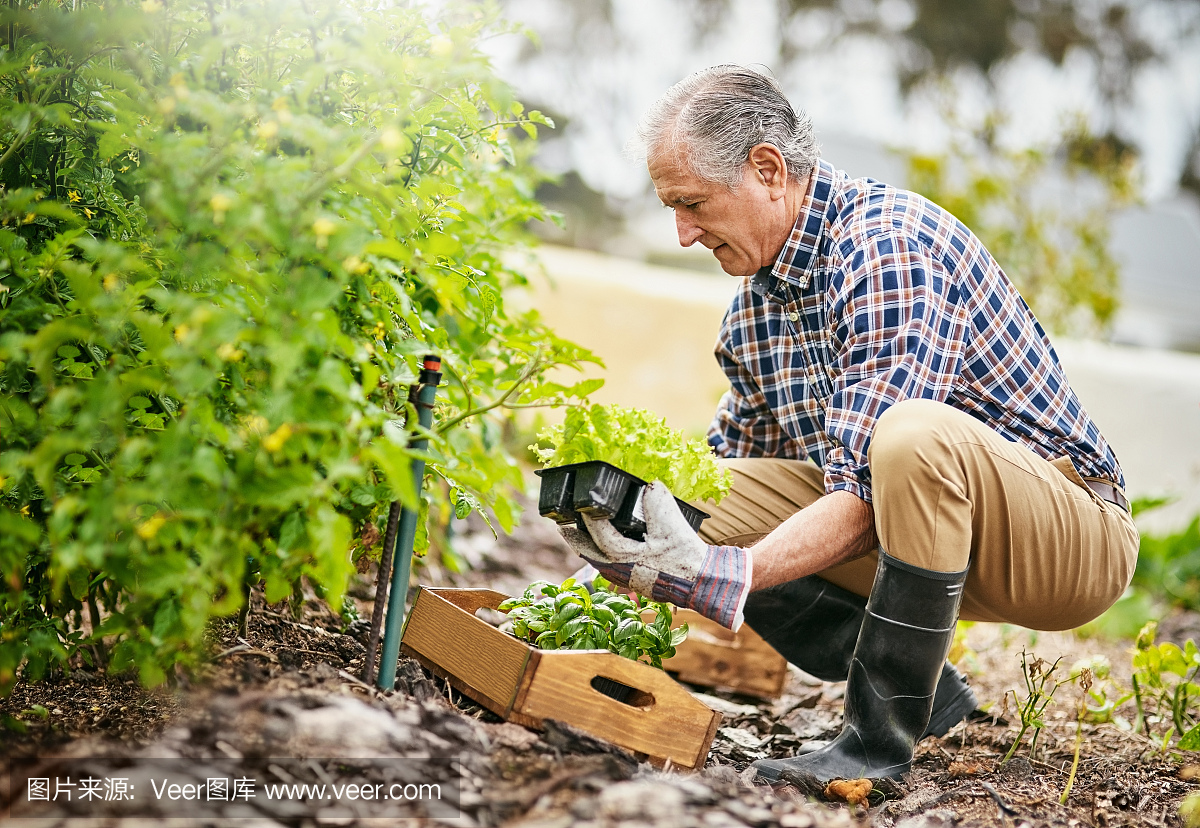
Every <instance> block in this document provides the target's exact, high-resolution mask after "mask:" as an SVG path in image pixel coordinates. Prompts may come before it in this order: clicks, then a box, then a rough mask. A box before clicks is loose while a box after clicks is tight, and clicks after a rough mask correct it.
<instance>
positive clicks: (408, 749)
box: [0, 517, 1200, 828]
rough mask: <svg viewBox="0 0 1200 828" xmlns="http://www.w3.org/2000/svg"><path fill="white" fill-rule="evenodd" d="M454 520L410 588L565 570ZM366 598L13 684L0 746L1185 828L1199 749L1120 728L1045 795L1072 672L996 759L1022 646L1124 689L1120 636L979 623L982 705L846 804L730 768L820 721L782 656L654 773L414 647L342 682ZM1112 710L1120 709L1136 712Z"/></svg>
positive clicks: (710, 800) (535, 540)
mask: <svg viewBox="0 0 1200 828" xmlns="http://www.w3.org/2000/svg"><path fill="white" fill-rule="evenodd" d="M459 525H460V526H463V527H465V528H464V529H463V531H461V532H460V533H459V534H458V535H457V537H456V538H455V541H454V542H455V548H456V551H457V552H458V553H459V555H461V556H462V557H463V558H465V559H466V560H467V561H468V562H469V563H470V565H471V569H470V570H469V571H468V572H465V573H460V574H456V573H452V572H449V571H447V570H445V569H443V568H441V567H439V566H436V565H433V564H427V565H425V566H424V567H423V568H422V569H420V570H419V578H420V580H421V581H422V582H423V583H429V584H437V585H456V586H489V587H491V588H494V589H498V590H500V591H502V592H507V593H510V594H512V593H514V592H518V591H520V590H521V589H523V588H524V586H525V585H526V584H527V583H529V582H530V581H531V580H534V579H537V578H546V579H557V580H561V579H562V578H565V577H566V576H567V575H569V574H570V573H571V572H572V571H573V570H574V569H575V568H576V566H577V564H578V561H577V559H575V558H573V557H572V556H571V555H570V553H569V552H567V551H566V549H565V547H564V546H563V545H562V544H561V543H560V542H559V541H558V536H557V533H556V532H555V530H554V527H553V526H552V525H551V524H550V523H549V522H548V521H543V520H540V519H538V518H536V517H533V518H532V519H530V520H527V521H526V525H525V526H523V527H521V528H519V529H518V530H517V532H516V533H515V534H514V535H513V536H510V537H504V538H501V539H500V540H499V541H498V542H497V541H495V540H493V539H492V537H491V535H490V533H489V532H487V530H486V529H483V527H482V525H476V524H475V523H474V522H470V523H466V524H459ZM372 595H373V585H372V584H371V583H369V581H368V579H367V578H364V579H363V580H362V581H360V582H358V583H356V585H355V586H354V588H353V589H352V600H353V601H354V603H355V607H356V608H357V610H358V613H359V616H360V618H361V619H363V620H360V621H357V622H354V623H351V624H349V625H346V624H345V622H344V621H343V619H342V618H340V617H338V616H335V615H334V614H332V613H331V612H329V611H328V609H326V608H325V607H324V606H323V605H322V604H320V603H319V602H317V601H312V602H309V603H307V604H305V605H304V606H303V607H302V608H301V612H300V615H299V616H298V617H297V616H296V615H295V614H293V612H292V610H291V608H290V607H288V605H287V604H286V603H284V604H280V605H275V606H265V605H263V604H262V602H261V599H260V598H259V597H258V596H255V599H254V608H253V611H252V612H251V614H250V617H249V624H248V634H247V635H246V636H245V638H244V639H243V638H241V637H239V636H238V631H237V628H236V623H234V622H229V623H226V624H223V625H220V626H218V627H216V628H214V630H213V636H212V638H213V641H212V651H213V658H212V660H211V662H210V663H209V664H208V666H206V667H205V668H204V669H202V670H201V671H199V673H197V674H195V675H191V676H184V675H179V676H177V677H176V680H175V681H174V682H173V686H170V687H164V688H159V689H157V690H152V691H147V690H144V689H142V688H141V687H140V686H139V685H138V684H137V682H136V680H134V679H133V678H131V677H128V676H111V675H109V676H102V675H101V676H98V675H94V674H92V673H89V672H87V671H86V670H82V669H77V670H73V671H72V672H71V673H70V675H68V676H62V675H60V676H55V677H51V678H48V679H47V680H44V681H42V682H40V683H37V684H28V683H24V682H22V683H19V684H18V685H17V687H16V688H15V689H14V691H13V693H12V694H11V695H10V696H9V697H8V698H7V699H6V700H4V701H3V702H0V720H5V719H4V717H6V716H7V717H11V718H9V719H7V720H6V721H7V722H8V725H7V727H6V728H5V729H0V760H7V761H8V762H9V763H10V765H11V766H12V767H13V768H15V767H17V766H18V765H20V766H21V767H24V764H22V763H27V761H28V760H27V757H32V756H39V757H43V762H42V764H41V765H40V766H39V767H47V766H49V765H52V764H53V762H54V761H60V762H63V761H67V760H66V759H63V758H61V757H68V758H69V757H95V756H106V757H124V760H123V761H127V762H134V761H135V760H136V759H137V758H138V757H174V759H175V760H177V761H181V762H186V763H188V764H190V765H193V766H194V768H193V770H194V773H195V775H196V776H197V777H198V778H199V777H202V773H201V771H202V770H203V769H204V768H209V767H218V766H219V765H220V763H221V762H222V761H226V762H228V761H231V760H233V759H236V760H237V761H244V762H249V761H251V758H252V757H256V756H266V757H271V756H274V757H280V756H292V757H312V756H343V757H352V756H379V757H404V756H439V755H443V756H444V755H454V756H456V757H458V761H459V765H458V766H457V767H458V770H457V773H458V774H459V778H460V780H461V786H460V791H459V797H460V798H459V802H458V806H459V808H460V809H461V816H457V817H456V818H454V819H451V818H450V817H449V816H447V815H446V814H444V813H442V814H439V813H433V812H429V813H425V812H422V813H421V814H416V815H421V816H424V818H425V820H426V821H427V822H431V823H438V822H442V821H446V820H449V821H448V823H447V824H451V825H514V826H515V825H522V826H537V827H538V828H567V826H572V825H583V826H585V828H601V826H616V825H620V826H622V827H623V828H638V826H645V825H667V826H681V828H682V827H683V826H706V827H709V826H711V827H713V828H721V827H723V826H724V827H727V828H737V827H738V826H755V827H756V828H757V826H768V825H779V826H786V827H787V828H825V826H850V825H872V826H903V828H936V826H950V825H961V826H987V827H988V828H991V826H995V827H996V828H1024V827H1025V826H1028V828H1040V826H1083V825H1088V826H1103V827H1104V828H1107V826H1125V825H1129V826H1133V825H1138V826H1142V825H1146V826H1149V825H1163V826H1182V825H1183V824H1184V823H1183V820H1182V819H1181V817H1180V816H1179V804H1180V802H1181V800H1182V799H1183V798H1184V797H1185V796H1186V795H1187V794H1188V793H1190V792H1192V791H1194V790H1196V789H1197V785H1196V783H1195V781H1194V780H1195V779H1196V778H1198V777H1200V765H1198V764H1196V763H1200V755H1197V754H1186V753H1185V754H1180V753H1179V752H1177V751H1167V752H1163V751H1162V750H1161V749H1160V746H1159V745H1158V744H1156V743H1155V742H1153V741H1151V740H1150V739H1148V738H1147V737H1146V736H1145V735H1143V734H1139V733H1133V732H1130V731H1129V730H1128V729H1126V728H1122V727H1121V726H1119V725H1118V724H1111V723H1110V724H1103V725H1084V727H1083V732H1082V745H1081V750H1080V762H1079V766H1078V770H1077V772H1076V777H1075V780H1074V783H1073V785H1072V787H1071V791H1070V794H1069V796H1068V798H1067V801H1066V803H1065V804H1060V801H1059V800H1060V797H1061V796H1062V793H1063V790H1064V788H1065V786H1066V784H1067V779H1068V775H1069V772H1070V766H1071V763H1072V759H1073V756H1074V750H1075V743H1076V719H1075V711H1076V710H1077V705H1078V703H1079V698H1080V697H1079V690H1078V689H1077V688H1076V687H1075V686H1073V685H1063V686H1062V687H1061V688H1060V689H1059V691H1058V694H1057V695H1056V696H1055V701H1054V702H1053V703H1052V705H1051V706H1050V708H1049V710H1048V712H1047V716H1046V719H1045V727H1044V728H1043V729H1042V731H1041V733H1040V735H1039V736H1038V742H1037V747H1036V752H1035V753H1033V754H1032V755H1031V752H1030V748H1029V742H1030V735H1029V734H1027V735H1026V736H1025V738H1024V740H1023V743H1022V745H1021V746H1020V747H1019V749H1018V750H1017V752H1016V754H1015V756H1014V758H1013V759H1012V760H1011V761H1009V762H1008V763H1007V764H1005V765H1003V766H1002V767H1001V766H1000V760H1001V758H1002V757H1003V756H1004V754H1005V753H1006V752H1007V751H1008V749H1009V747H1010V746H1011V745H1012V743H1013V740H1014V738H1015V736H1016V733H1017V727H1016V724H1017V723H1018V721H1019V720H1018V718H1017V717H1016V715H1015V713H1014V708H1015V701H1016V700H1015V698H1014V696H1013V694H1012V692H1011V691H1013V690H1016V691H1017V692H1018V694H1019V696H1020V697H1021V698H1024V695H1025V694H1024V689H1023V688H1024V684H1023V680H1022V673H1021V654H1022V652H1024V653H1025V654H1026V658H1027V659H1028V660H1030V661H1032V660H1033V659H1034V658H1041V659H1043V660H1045V661H1046V662H1047V663H1052V662H1054V661H1055V660H1056V659H1061V662H1060V667H1059V673H1058V674H1059V675H1065V674H1066V673H1067V671H1068V670H1069V668H1070V666H1071V665H1072V664H1074V663H1075V662H1076V661H1077V660H1079V659H1082V658H1091V657H1094V656H1098V655H1103V656H1106V657H1107V658H1108V659H1109V660H1110V662H1111V664H1112V665H1113V680H1114V681H1115V682H1117V684H1119V685H1120V686H1124V687H1127V686H1128V685H1129V646H1130V645H1129V643H1128V642H1124V643H1122V642H1116V643H1114V642H1103V641H1098V640H1080V639H1078V638H1076V637H1075V636H1073V635H1070V634H1046V633H1040V634H1039V633H1033V632H1031V631H1028V630H1023V629H1018V628H1011V627H1005V626H1001V625H982V624H981V625H977V626H976V627H974V628H972V629H971V631H970V633H969V636H968V641H967V643H968V647H969V649H968V651H967V652H966V654H965V655H964V657H963V659H962V661H961V663H960V666H962V667H963V668H964V669H965V670H967V671H968V672H969V675H970V681H971V684H972V686H973V687H974V688H975V692H976V694H977V695H978V697H979V699H980V702H981V704H982V706H983V707H984V708H985V713H986V714H985V715H981V716H979V717H977V718H975V719H973V720H971V721H969V722H967V723H964V724H961V725H959V726H957V727H955V728H954V729H953V730H951V731H950V733H948V734H947V735H946V736H945V737H944V738H941V739H938V738H932V737H931V738H928V739H926V740H924V741H923V742H921V744H920V745H919V746H918V748H917V752H916V757H915V761H914V763H913V768H912V771H911V772H910V773H909V774H908V775H907V776H906V777H905V778H904V779H903V780H898V781H895V782H885V783H881V784H878V785H876V788H875V790H873V791H872V792H871V794H870V796H869V797H868V799H867V801H866V802H865V803H863V804H860V805H847V804H845V803H840V802H836V801H835V802H828V801H826V797H825V796H824V794H823V792H822V791H819V790H803V791H802V790H797V789H796V788H794V787H791V786H786V787H783V788H777V789H771V788H769V787H766V786H763V785H760V784H755V782H754V780H753V772H752V771H749V772H748V771H747V770H746V769H747V767H748V766H749V764H750V763H751V762H752V761H754V760H755V759H759V758H763V757H782V756H787V755H790V754H791V752H793V751H794V750H795V749H796V747H797V746H799V745H800V744H802V743H803V742H806V741H808V740H811V739H829V738H832V737H833V736H835V735H836V734H837V732H838V730H839V728H840V723H841V696H842V692H843V685H842V684H838V683H823V682H820V681H818V680H816V679H813V678H812V677H809V676H806V675H804V674H802V673H800V672H799V671H796V670H793V672H792V673H791V674H790V676H789V681H788V685H787V688H786V691H785V694H784V695H783V696H782V697H781V698H780V699H778V700H775V701H772V702H761V701H758V700H755V699H752V698H748V697H738V696H733V695H730V694H727V693H721V692H717V691H713V690H709V689H705V688H696V690H697V691H698V692H702V693H703V694H704V699H705V700H706V701H707V702H708V703H709V704H710V705H712V706H714V707H716V708H717V709H719V710H720V711H721V712H722V713H723V714H724V720H723V722H722V724H721V726H720V728H719V730H718V733H717V736H716V739H715V740H714V743H713V748H712V751H711V753H710V755H709V758H708V762H707V764H706V766H705V767H704V769H703V770H702V771H700V772H698V773H680V772H678V771H667V772H665V773H664V772H662V771H659V770H656V769H654V768H652V767H650V766H649V765H648V764H646V763H639V762H638V761H637V758H636V757H634V756H632V755H630V754H628V753H626V752H624V751H622V750H620V749H616V748H612V747H611V746H608V745H605V744H603V743H600V742H598V741H597V740H594V739H592V738H590V737H588V736H587V735H586V734H583V733H581V732H579V731H576V730H574V729H573V728H571V727H569V726H565V725H557V724H554V725H552V726H551V727H550V728H548V730H547V731H546V732H544V733H535V732H533V731H529V730H526V729H525V728H522V727H519V726H517V725H514V724H506V723H502V722H501V721H500V720H499V719H498V718H497V717H495V716H494V715H493V714H491V713H490V712H488V711H486V710H484V709H482V708H481V707H479V706H478V705H477V704H475V703H474V702H472V701H470V700H469V699H466V698H464V697H462V696H461V695H460V694H458V693H457V692H455V691H453V690H452V689H451V688H449V687H448V686H447V685H446V684H445V683H444V682H441V681H440V680H438V679H435V678H432V677H430V676H429V675H428V674H427V673H425V672H424V671H423V670H422V668H421V667H420V666H419V665H418V664H416V662H412V661H408V660H404V661H402V662H401V669H400V675H399V679H398V684H397V690H396V692H394V693H389V694H383V693H380V692H378V691H377V690H375V689H374V688H372V687H369V686H367V685H364V684H363V683H362V682H361V681H360V680H359V678H358V677H359V675H360V674H361V670H362V665H363V657H364V655H365V653H366V649H365V646H364V643H365V641H366V636H367V624H366V621H365V619H368V618H369V617H370V610H371V597H372ZM1166 627H1170V628H1171V629H1172V630H1174V631H1175V633H1174V634H1175V635H1184V634H1187V635H1194V634H1195V632H1196V630H1197V628H1198V627H1200V623H1197V619H1196V618H1195V617H1194V616H1181V617H1176V618H1172V619H1170V624H1164V628H1166ZM1117 714H1118V715H1119V716H1123V717H1124V718H1126V719H1128V720H1132V719H1133V710H1132V705H1125V706H1124V707H1122V708H1120V709H1118V710H1117ZM45 757H60V759H58V760H50V759H46V758H45ZM261 761H262V762H263V763H266V764H264V765H263V767H264V768H265V769H266V770H267V771H269V772H270V773H272V774H274V775H275V777H276V778H279V779H284V780H285V781H286V780H300V781H306V780H307V779H308V778H309V777H312V779H313V780H316V779H318V778H320V779H326V778H328V777H329V776H330V775H334V776H336V775H337V773H339V772H343V771H344V770H345V769H344V768H342V770H341V771H339V770H338V769H337V768H335V767H334V766H332V765H331V766H328V767H325V768H324V769H322V768H320V767H315V766H314V764H315V760H310V761H309V762H308V764H307V765H304V764H303V763H301V765H300V766H297V767H293V766H290V765H287V763H286V761H285V760H279V759H273V760H268V759H263V760H261ZM47 763H49V764H47ZM339 767H340V766H339ZM214 772H215V771H212V770H209V771H208V773H210V774H211V773H214ZM361 772H363V773H369V772H367V771H361ZM5 775H6V776H7V774H5ZM15 788H16V783H15V782H14V790H15ZM0 794H3V788H2V784H0ZM0 798H2V796H0ZM377 805H378V807H376V806H375V805H369V806H368V805H363V806H362V807H360V808H358V809H357V810H352V811H351V812H348V813H343V812H335V811H328V812H323V813H322V814H316V815H314V814H313V813H311V812H301V811H298V810H297V809H296V808H295V807H291V808H289V807H287V806H286V804H285V803H282V802H270V801H264V800H263V799H262V798H261V797H260V798H259V799H258V800H255V801H245V802H243V803H241V805H240V806H237V807H235V806H232V805H231V806H229V807H228V808H226V809H225V810H223V811H222V810H219V811H216V812H213V813H210V814H208V816H206V817H204V818H199V817H197V818H195V819H193V820H190V821H186V820H185V822H190V823H191V824H204V825H218V824H230V825H248V824H250V823H248V822H247V821H246V820H247V819H253V820H254V824H255V825H256V826H263V828H265V827H266V826H273V825H292V826H308V825H317V824H333V825H356V824H363V825H367V824H380V825H382V824H390V820H389V822H383V821H380V820H379V819H378V818H379V817H387V816H389V815H390V816H395V815H396V814H395V813H390V814H389V812H387V811H386V809H382V804H378V803H377ZM239 808H240V809H239ZM45 813H46V814H47V820H46V821H45V822H44V823H43V824H46V825H55V824H62V825H65V826H71V827H72V828H79V826H82V825H85V824H88V825H97V826H99V825H123V826H124V825H129V826H132V825H134V824H146V823H145V822H144V821H142V822H139V821H138V820H135V819H130V818H122V817H120V816H108V817H105V816H97V815H96V814H95V812H94V811H89V810H86V809H83V808H82V807H78V808H77V809H76V810H74V811H72V810H71V809H70V807H68V806H63V807H61V808H59V809H58V810H54V809H52V810H50V811H46V812H45ZM179 813H180V812H179V811H170V812H166V811H164V812H163V813H162V814H161V816H177V815H179ZM2 814H3V808H2V807H0V815H2ZM407 815H413V814H407ZM174 824H184V822H177V823H174Z"/></svg>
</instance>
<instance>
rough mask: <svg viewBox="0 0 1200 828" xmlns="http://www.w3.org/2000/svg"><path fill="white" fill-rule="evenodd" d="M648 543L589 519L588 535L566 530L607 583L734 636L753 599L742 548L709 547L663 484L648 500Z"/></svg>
mask: <svg viewBox="0 0 1200 828" xmlns="http://www.w3.org/2000/svg"><path fill="white" fill-rule="evenodd" d="M642 510H643V511H644V512H645V515H646V539H645V541H635V540H630V539H629V538H627V537H625V536H624V535H622V534H621V533H620V532H618V531H617V530H616V528H614V527H613V525H612V524H611V523H610V522H609V521H608V520H595V519H593V518H590V517H588V516H587V515H584V518H583V519H584V521H585V522H586V523H587V527H588V531H587V532H581V531H580V530H578V529H576V528H574V527H570V526H561V527H559V532H560V533H561V534H562V536H563V538H564V539H565V540H566V542H567V544H568V545H569V546H570V547H571V548H572V549H573V550H574V551H575V552H576V553H577V554H579V555H580V556H581V557H582V558H584V559H585V560H586V561H587V562H588V563H590V564H591V565H592V566H594V567H596V569H598V570H599V571H600V574H602V575H603V576H604V577H605V578H607V579H608V580H610V581H612V582H613V583H616V584H620V585H623V586H628V587H629V588H630V589H632V590H633V591H634V592H637V593H638V594H640V595H645V596H647V597H649V598H652V599H654V600H655V601H667V602H669V603H672V604H675V605H676V606H679V607H687V608H688V609H693V610H695V611H696V612H698V613H700V614H701V615H703V616H705V617H707V618H711V619H712V620H713V621H716V622H717V623H718V624H720V625H721V626H723V627H727V628H728V629H730V630H733V631H734V632H736V631H737V629H738V628H739V627H741V625H742V620H743V610H744V608H745V606H746V597H747V596H748V595H749V594H750V581H751V575H752V572H751V566H752V564H751V556H750V553H749V551H748V550H746V549H743V548H741V547H739V546H709V545H708V544H706V543H705V542H704V541H702V540H700V538H699V536H697V535H696V532H695V531H694V530H693V529H692V527H691V526H689V525H688V522H687V520H686V519H685V518H684V516H683V513H682V512H680V511H679V506H678V505H677V504H676V503H675V498H674V496H672V494H671V492H670V491H669V490H668V489H667V487H666V486H664V485H663V484H662V483H659V482H655V483H651V484H650V485H648V486H647V487H646V491H645V494H644V495H643V497H642Z"/></svg>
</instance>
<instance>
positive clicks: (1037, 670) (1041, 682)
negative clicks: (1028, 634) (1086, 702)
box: [1000, 649, 1070, 765]
mask: <svg viewBox="0 0 1200 828" xmlns="http://www.w3.org/2000/svg"><path fill="white" fill-rule="evenodd" d="M1060 661H1062V659H1061V658H1060V659H1058V660H1056V661H1055V662H1054V663H1053V664H1048V663H1047V662H1045V661H1044V660H1042V659H1040V658H1035V659H1034V660H1033V661H1030V660H1029V656H1028V655H1027V654H1026V652H1025V650H1023V649H1022V650H1021V676H1022V678H1023V679H1024V680H1025V698H1024V699H1021V698H1019V697H1018V696H1017V691H1016V690H1010V691H1008V692H1009V693H1011V694H1012V698H1013V702H1014V704H1015V705H1016V708H1017V716H1018V717H1019V718H1020V720H1021V726H1020V730H1019V731H1018V732H1017V738H1016V739H1014V740H1013V743H1012V747H1010V748H1009V749H1008V753H1006V754H1004V758H1003V759H1001V760H1000V764H1001V765H1003V764H1004V763H1006V762H1007V761H1008V760H1009V759H1011V758H1013V756H1014V755H1015V754H1016V752H1017V748H1018V747H1019V746H1020V745H1021V739H1022V738H1024V736H1025V734H1026V732H1028V731H1029V730H1033V738H1032V739H1030V741H1029V755H1030V756H1033V755H1034V751H1036V750H1037V740H1038V736H1039V735H1041V732H1042V728H1043V727H1045V726H1046V720H1045V714H1046V708H1047V707H1049V706H1050V702H1051V701H1053V700H1054V693H1055V691H1056V690H1058V688H1059V687H1060V686H1061V685H1063V684H1066V683H1068V682H1069V681H1070V679H1065V680H1058V679H1055V678H1054V672H1055V671H1056V670H1057V669H1058V664H1059V662H1060ZM1007 702H1008V697H1007V696H1005V704H1006V705H1007Z"/></svg>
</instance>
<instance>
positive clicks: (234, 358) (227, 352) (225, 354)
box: [217, 342, 246, 362]
mask: <svg viewBox="0 0 1200 828" xmlns="http://www.w3.org/2000/svg"><path fill="white" fill-rule="evenodd" d="M245 355H246V352H245V351H243V350H241V349H240V348H238V347H236V346H234V345H231V344H230V343H228V342H222V343H221V345H220V346H218V347H217V356H219V357H220V358H221V359H223V360H225V361H226V362H239V361H241V358H242V357H244V356H245Z"/></svg>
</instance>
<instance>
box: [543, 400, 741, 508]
mask: <svg viewBox="0 0 1200 828" xmlns="http://www.w3.org/2000/svg"><path fill="white" fill-rule="evenodd" d="M538 442H539V443H549V444H550V447H549V448H541V447H540V446H539V445H532V446H530V447H529V448H530V449H531V450H532V451H533V452H534V453H535V454H536V455H537V457H538V459H539V460H541V461H542V463H543V464H545V465H546V466H565V465H567V464H568V463H583V462H585V461H588V460H603V461H604V462H605V463H611V464H612V465H614V466H616V467H617V468H619V469H623V470H624V471H627V472H629V473H630V474H632V475H634V476H636V477H640V478H642V479H643V480H645V481H647V482H652V481H655V480H661V481H662V482H663V483H665V484H666V486H667V488H668V489H670V490H671V494H673V495H675V496H676V497H677V498H679V499H680V500H688V501H695V500H713V501H715V502H718V503H719V502H720V501H721V498H723V497H724V496H725V495H726V494H728V493H729V490H730V488H732V486H733V478H732V476H731V475H730V474H729V472H728V471H727V470H725V469H722V468H721V467H720V466H719V465H718V464H717V460H716V457H715V455H713V453H712V449H710V448H709V446H708V444H707V443H705V442H704V441H702V440H692V439H689V438H688V437H686V436H685V435H684V433H683V432H682V431H677V430H675V429H673V428H671V427H669V426H668V425H667V423H666V420H664V419H663V418H662V417H659V416H658V415H656V414H653V413H651V412H649V411H645V410H643V409H640V408H624V407H622V406H619V405H593V406H591V407H590V408H585V407H582V406H580V407H576V408H571V409H569V410H568V411H567V415H566V417H565V418H564V419H563V422H562V423H561V424H560V425H555V426H551V427H550V428H547V429H545V430H543V431H542V432H541V433H539V434H538Z"/></svg>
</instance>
